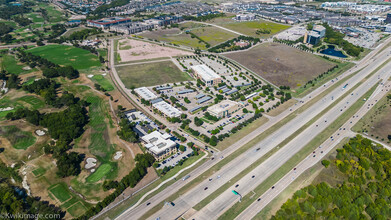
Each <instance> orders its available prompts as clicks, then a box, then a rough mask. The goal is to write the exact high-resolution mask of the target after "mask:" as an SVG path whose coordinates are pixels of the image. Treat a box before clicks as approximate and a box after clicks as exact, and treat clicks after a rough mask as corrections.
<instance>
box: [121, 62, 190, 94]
mask: <svg viewBox="0 0 391 220" xmlns="http://www.w3.org/2000/svg"><path fill="white" fill-rule="evenodd" d="M117 71H118V75H119V77H120V78H121V80H122V82H123V83H124V84H125V86H126V87H127V88H133V87H134V88H138V87H142V86H154V85H162V84H166V83H174V82H183V81H188V80H193V79H192V78H191V77H190V76H189V75H188V74H187V73H184V72H181V71H180V70H179V69H178V68H177V67H176V66H175V64H174V63H172V62H171V61H164V62H158V63H147V64H138V65H129V66H120V67H117Z"/></svg>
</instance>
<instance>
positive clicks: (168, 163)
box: [159, 147, 193, 169]
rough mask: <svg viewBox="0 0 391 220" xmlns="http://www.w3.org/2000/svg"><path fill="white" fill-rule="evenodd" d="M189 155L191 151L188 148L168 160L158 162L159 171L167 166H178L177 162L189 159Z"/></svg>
mask: <svg viewBox="0 0 391 220" xmlns="http://www.w3.org/2000/svg"><path fill="white" fill-rule="evenodd" d="M191 153H193V150H192V149H191V148H190V147H186V151H184V152H178V153H176V154H174V155H172V156H170V157H169V158H167V159H165V160H163V161H162V162H160V166H159V169H163V168H164V167H167V166H172V167H174V166H176V165H177V164H178V161H180V160H182V159H184V158H187V157H189V156H190V154H191Z"/></svg>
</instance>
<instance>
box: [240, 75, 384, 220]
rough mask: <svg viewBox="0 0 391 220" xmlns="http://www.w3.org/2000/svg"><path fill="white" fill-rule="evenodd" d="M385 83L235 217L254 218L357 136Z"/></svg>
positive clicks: (380, 95) (382, 94)
mask: <svg viewBox="0 0 391 220" xmlns="http://www.w3.org/2000/svg"><path fill="white" fill-rule="evenodd" d="M383 83H384V84H383V85H380V86H379V87H378V88H377V90H376V91H375V92H374V93H373V94H372V96H371V97H370V98H369V99H368V100H367V101H366V102H365V104H364V105H363V106H362V107H361V109H360V110H358V111H357V112H356V113H355V114H354V116H353V117H352V118H351V119H350V120H348V121H347V122H346V123H345V124H344V125H343V126H342V127H341V129H339V130H337V131H336V132H335V133H334V134H333V135H331V136H332V137H333V138H329V139H327V140H326V141H325V142H324V143H322V144H321V145H320V146H319V147H318V149H317V150H316V153H315V154H314V153H311V154H310V155H308V157H306V158H305V159H304V160H303V161H301V162H300V163H299V164H298V165H297V166H296V167H295V169H294V170H292V171H290V172H289V173H287V174H286V175H285V176H284V177H283V178H282V179H281V180H279V181H278V182H277V183H276V184H275V185H274V189H269V190H267V191H266V192H265V193H264V194H263V195H262V196H260V197H259V198H260V199H261V200H260V201H255V202H254V203H252V204H251V205H250V206H249V207H248V208H247V209H246V210H244V211H243V212H242V213H241V214H240V215H238V216H237V217H236V218H235V219H237V220H240V219H252V218H254V216H255V215H257V214H258V213H259V212H260V211H261V210H262V209H264V208H265V206H266V205H268V204H269V203H270V202H271V201H273V199H274V198H276V197H277V196H278V195H279V194H280V193H281V192H283V191H284V190H285V189H286V188H287V187H288V186H289V185H290V184H291V183H292V182H293V181H294V180H295V179H296V178H297V177H299V176H300V175H301V174H302V173H304V172H305V171H306V170H307V169H309V168H311V167H312V166H314V165H315V164H316V163H319V162H320V161H321V160H322V159H323V156H324V155H327V154H328V153H329V152H330V151H331V150H333V149H334V147H335V146H336V145H337V144H338V143H339V142H340V141H341V140H342V139H343V138H345V137H354V136H356V134H355V133H354V132H352V131H351V128H352V127H353V126H354V125H355V124H356V123H357V122H358V121H359V120H360V119H361V118H362V117H363V116H364V115H365V114H366V113H367V112H368V111H369V110H370V109H371V108H372V107H373V106H374V105H375V104H376V102H377V101H378V100H380V99H381V98H382V97H383V96H384V95H386V94H387V93H388V92H389V91H390V89H391V83H390V82H389V81H383ZM344 129H345V130H344ZM334 137H335V139H334ZM333 139H334V141H333ZM384 146H385V147H386V148H387V149H388V150H391V148H390V147H388V146H387V145H384ZM320 152H323V153H320ZM314 155H315V157H314Z"/></svg>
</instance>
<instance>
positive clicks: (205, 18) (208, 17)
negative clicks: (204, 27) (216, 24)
mask: <svg viewBox="0 0 391 220" xmlns="http://www.w3.org/2000/svg"><path fill="white" fill-rule="evenodd" d="M224 16H225V14H224V13H215V14H208V15H203V16H197V17H195V16H191V15H184V16H182V17H183V19H185V20H192V21H209V20H212V19H213V18H218V17H224Z"/></svg>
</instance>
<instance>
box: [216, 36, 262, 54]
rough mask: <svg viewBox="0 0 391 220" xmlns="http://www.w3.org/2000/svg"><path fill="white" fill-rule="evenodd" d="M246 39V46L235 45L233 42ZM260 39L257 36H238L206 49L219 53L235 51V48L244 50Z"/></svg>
mask: <svg viewBox="0 0 391 220" xmlns="http://www.w3.org/2000/svg"><path fill="white" fill-rule="evenodd" d="M239 41H246V42H248V45H247V46H236V45H235V42H239ZM259 41H260V39H259V38H255V37H249V36H242V35H241V36H239V37H236V38H234V39H231V40H227V41H226V42H223V43H221V44H219V45H216V46H214V47H212V48H209V49H208V51H209V52H212V53H221V52H226V51H235V50H245V49H248V48H250V47H251V46H252V45H255V44H257V43H258V42H259Z"/></svg>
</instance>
